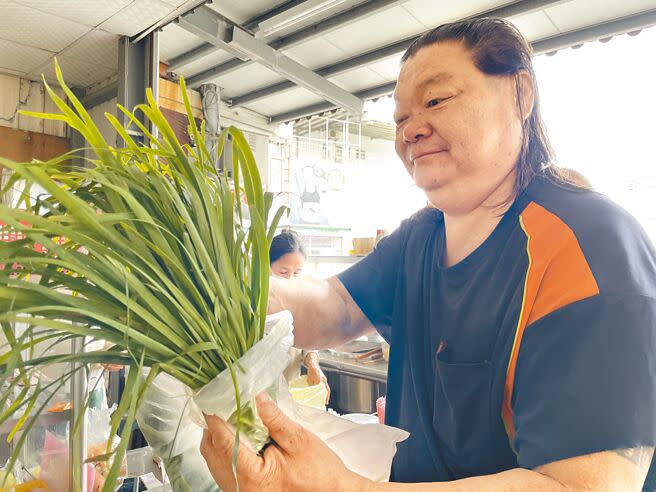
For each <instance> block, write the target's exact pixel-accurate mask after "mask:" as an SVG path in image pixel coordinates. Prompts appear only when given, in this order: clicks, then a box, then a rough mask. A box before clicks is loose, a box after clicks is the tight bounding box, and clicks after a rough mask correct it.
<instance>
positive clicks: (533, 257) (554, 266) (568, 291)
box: [501, 202, 599, 443]
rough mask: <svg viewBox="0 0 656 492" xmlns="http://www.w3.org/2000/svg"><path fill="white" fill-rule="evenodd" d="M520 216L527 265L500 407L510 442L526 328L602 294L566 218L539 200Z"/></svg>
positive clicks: (513, 431)
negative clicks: (556, 213) (547, 207)
mask: <svg viewBox="0 0 656 492" xmlns="http://www.w3.org/2000/svg"><path fill="white" fill-rule="evenodd" d="M519 220H520V224H521V226H522V229H523V230H524V233H525V234H526V241H527V243H526V252H527V254H528V258H529V265H528V271H527V273H526V280H525V284H524V296H523V298H522V308H521V311H520V314H519V319H518V321H517V329H516V331H515V340H514V342H513V346H512V350H511V352H510V360H509V363H508V370H507V372H506V384H505V388H504V395H503V408H502V410H501V415H502V417H503V422H504V424H505V426H506V432H507V433H508V437H509V438H510V440H511V443H512V441H513V440H514V438H515V426H514V422H513V412H512V406H511V401H512V395H513V387H514V384H515V370H516V366H517V358H518V356H519V349H520V346H521V343H522V337H523V335H524V330H525V329H526V327H527V326H528V325H530V324H531V323H534V322H536V321H538V320H539V319H541V318H543V317H544V316H546V315H548V314H549V313H552V312H554V311H556V310H558V309H560V308H562V307H564V306H567V305H569V304H572V303H574V302H577V301H580V300H583V299H586V298H588V297H592V296H595V295H597V294H599V287H598V286H597V281H596V280H595V278H594V275H593V274H592V271H591V270H590V267H589V265H588V262H587V260H586V259H585V255H584V254H583V251H581V247H580V246H579V242H578V240H577V239H576V236H575V235H574V232H572V230H571V229H570V228H569V226H567V224H565V223H564V222H563V221H562V220H561V219H560V218H559V217H558V216H556V215H554V214H552V213H551V212H549V211H548V210H546V209H545V208H543V207H541V206H540V205H538V204H536V203H535V202H531V203H530V204H529V205H528V206H527V207H526V209H525V210H524V211H523V212H522V214H521V215H520V218H519Z"/></svg>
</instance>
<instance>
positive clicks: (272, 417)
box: [256, 393, 303, 450]
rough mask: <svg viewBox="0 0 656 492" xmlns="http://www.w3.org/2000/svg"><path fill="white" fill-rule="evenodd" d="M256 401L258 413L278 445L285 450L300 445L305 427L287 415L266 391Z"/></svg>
mask: <svg viewBox="0 0 656 492" xmlns="http://www.w3.org/2000/svg"><path fill="white" fill-rule="evenodd" d="M256 402H257V413H258V415H259V416H260V418H261V419H262V422H264V425H266V426H267V428H268V429H269V434H270V435H271V438H272V439H273V440H274V441H276V443H277V444H278V446H280V447H281V448H283V449H285V450H291V449H292V448H293V447H294V446H298V444H299V441H300V439H301V435H302V431H303V428H302V427H301V426H300V425H299V424H297V423H296V422H294V421H293V420H292V419H290V418H289V417H287V415H285V413H284V412H283V411H282V410H281V409H280V407H279V406H278V405H276V404H275V403H274V401H273V400H272V399H271V398H270V397H269V395H267V394H266V393H260V394H259V395H258V396H257V399H256Z"/></svg>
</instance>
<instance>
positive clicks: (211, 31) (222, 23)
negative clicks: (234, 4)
mask: <svg viewBox="0 0 656 492" xmlns="http://www.w3.org/2000/svg"><path fill="white" fill-rule="evenodd" d="M176 23H177V24H178V25H179V26H180V27H181V28H182V29H184V30H185V31H187V32H190V33H192V34H194V35H195V36H197V37H198V38H200V39H202V40H203V41H205V42H206V43H209V44H211V45H212V46H214V47H215V48H219V49H221V50H224V51H227V52H229V53H231V54H232V55H233V56H236V57H238V58H242V59H244V60H245V59H247V58H246V56H245V55H244V54H243V53H242V52H241V51H239V50H236V49H235V48H234V47H233V46H230V40H231V38H232V29H233V28H234V24H232V23H231V22H230V21H228V20H226V19H224V18H223V17H221V16H220V15H219V14H217V13H216V12H214V11H213V10H212V9H210V8H208V7H204V6H203V7H201V8H199V9H197V10H196V11H194V12H190V13H189V14H187V15H184V16H182V17H180V18H178V19H177V20H176Z"/></svg>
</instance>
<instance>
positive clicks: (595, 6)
mask: <svg viewBox="0 0 656 492" xmlns="http://www.w3.org/2000/svg"><path fill="white" fill-rule="evenodd" d="M654 8H656V0H572V1H571V2H567V3H563V4H560V5H556V6H555V7H550V8H548V9H546V12H547V15H548V16H549V17H550V18H551V20H552V21H553V22H554V24H555V25H556V27H557V28H558V29H560V31H561V32H567V31H572V30H574V29H580V28H582V27H586V26H590V25H594V24H599V23H601V22H605V21H608V20H611V19H614V18H618V17H625V16H627V15H630V14H633V13H637V12H643V11H645V10H650V9H654Z"/></svg>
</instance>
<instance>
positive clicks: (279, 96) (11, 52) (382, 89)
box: [0, 0, 656, 122]
mask: <svg viewBox="0 0 656 492" xmlns="http://www.w3.org/2000/svg"><path fill="white" fill-rule="evenodd" d="M201 3H203V2H202V0H49V1H48V2H44V1H41V0H0V8H1V9H2V15H0V72H6V73H12V74H16V75H21V76H24V77H27V78H38V75H39V74H40V73H45V74H46V75H47V76H50V77H52V75H53V70H52V60H53V57H54V56H57V57H58V59H59V61H60V63H61V65H62V67H63V69H64V72H65V75H66V78H67V80H68V81H69V83H71V84H72V85H76V86H80V87H89V86H92V85H94V84H97V83H99V82H103V81H105V80H107V79H109V78H111V77H113V76H114V77H115V76H116V73H117V56H118V55H117V39H118V36H119V35H129V36H134V35H137V34H139V33H142V34H143V33H144V32H148V31H149V30H152V29H155V28H158V27H163V31H162V32H161V33H160V58H161V60H162V61H164V62H167V63H170V64H171V70H172V71H174V72H175V73H177V74H181V75H184V76H185V78H186V79H187V80H188V82H189V83H190V84H191V85H192V86H193V85H196V86H197V85H200V84H202V83H204V82H212V83H216V84H217V85H219V86H220V87H221V88H222V89H223V90H222V97H223V98H224V100H227V102H228V103H231V102H232V103H233V104H234V105H235V107H243V108H246V109H248V110H251V111H255V112H257V113H260V114H262V115H264V116H266V117H267V118H269V119H270V121H272V122H279V121H286V120H290V119H296V118H299V117H302V116H307V115H309V114H313V113H317V112H321V111H326V110H331V109H333V108H335V107H336V105H335V103H330V102H327V99H330V100H335V98H332V99H331V98H330V97H327V95H326V94H327V92H326V91H328V92H330V90H334V91H336V92H337V93H341V94H344V91H348V92H349V93H351V94H356V95H357V96H358V97H359V98H361V99H366V98H369V97H376V96H380V95H381V94H385V93H389V92H391V90H392V89H393V86H394V80H395V77H396V75H397V72H398V69H399V60H400V56H401V53H402V52H403V51H404V50H405V48H406V47H407V46H408V45H409V43H410V42H411V41H412V40H413V39H414V38H415V37H416V36H418V35H420V34H421V33H423V32H425V31H426V30H428V29H431V28H433V27H435V26H437V25H439V24H441V23H444V22H449V21H454V20H457V19H462V18H466V17H471V16H475V15H489V14H492V15H502V16H505V17H507V18H509V19H510V20H511V21H512V22H513V23H515V24H516V25H517V27H518V28H519V29H520V30H521V31H522V33H524V35H525V36H526V37H527V38H528V39H529V41H531V42H532V43H533V44H534V47H535V49H536V50H538V51H541V52H544V51H553V50H557V49H561V48H563V47H567V46H571V45H575V44H580V43H582V42H587V41H590V40H594V39H599V38H602V37H605V36H609V35H615V34H619V33H623V32H627V31H633V30H636V29H640V28H643V27H646V26H650V25H653V24H656V0H519V1H513V2H508V1H507V0H461V1H458V2H450V1H441V2H436V1H435V0H249V1H242V2H235V1H233V0H215V1H214V2H212V3H211V4H208V7H201V10H199V11H197V12H196V13H190V15H188V16H184V17H182V19H183V22H180V24H176V23H170V22H169V21H171V20H173V19H174V18H177V17H178V16H180V15H182V14H183V13H184V12H187V11H188V10H189V9H190V7H197V6H198V5H200V4H201ZM202 9H206V10H202ZM303 11H305V12H306V13H308V15H305V16H303V15H299V12H300V13H302V12H303ZM201 14H202V15H204V16H205V19H204V20H207V18H209V17H216V22H217V23H222V24H221V25H222V26H224V27H226V26H227V27H228V28H229V29H232V28H235V29H241V30H243V31H244V32H245V33H246V34H247V35H252V36H253V38H254V39H255V40H257V41H258V42H261V43H260V45H259V46H260V47H261V46H266V45H268V46H270V47H272V48H274V49H275V50H276V51H273V52H269V53H268V54H267V53H265V55H266V56H273V57H274V61H273V63H271V60H269V67H268V68H267V67H265V66H264V65H262V64H258V63H253V62H248V61H247V60H238V59H236V58H235V55H234V50H232V51H231V50H230V49H228V48H230V46H229V43H226V42H225V41H229V39H228V38H229V34H228V35H226V36H227V37H225V38H224V39H222V40H220V42H216V43H214V45H213V44H210V43H208V36H207V35H206V36H204V38H203V39H201V38H200V37H198V35H197V33H196V34H194V33H192V32H190V31H189V30H187V29H185V25H188V24H189V22H192V21H193V19H198V18H199V17H198V16H199V15H201ZM194 16H195V17H194ZM210 20H211V19H210ZM167 23H168V24H167ZM217 25H218V24H217ZM227 32H230V31H229V30H228V31H227ZM218 34H219V33H218V32H217V33H215V36H216V37H217V39H218V38H219V37H220V36H219V35H218ZM209 37H210V38H211V36H209ZM210 41H211V39H210ZM222 48H223V49H222ZM272 53H273V55H272ZM275 57H278V58H275ZM276 59H279V60H280V61H281V63H280V64H279V65H278V64H277V63H276ZM285 60H288V61H289V63H296V64H300V65H301V66H300V67H299V66H298V65H296V69H298V73H300V74H301V75H303V76H304V77H307V74H308V73H309V72H308V71H307V69H310V70H312V71H316V72H317V73H319V74H320V75H321V76H322V77H323V78H324V79H325V81H328V82H330V83H331V84H332V85H331V84H328V85H327V86H326V85H325V84H323V85H322V86H321V88H320V90H318V89H317V86H316V84H315V85H312V84H309V85H306V86H305V87H298V86H297V85H296V84H294V83H289V82H287V78H289V73H288V72H285V70H283V69H282V66H283V65H284V64H283V63H282V62H283V61H285ZM286 63H287V62H286ZM303 70H305V71H303ZM296 75H297V74H296ZM292 78H293V77H292ZM301 79H302V81H303V80H305V79H304V78H303V77H301ZM294 80H296V81H297V82H298V77H296V78H295V79H294ZM315 82H316V80H315ZM326 87H327V88H328V89H326ZM340 91H341V92H340Z"/></svg>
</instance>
